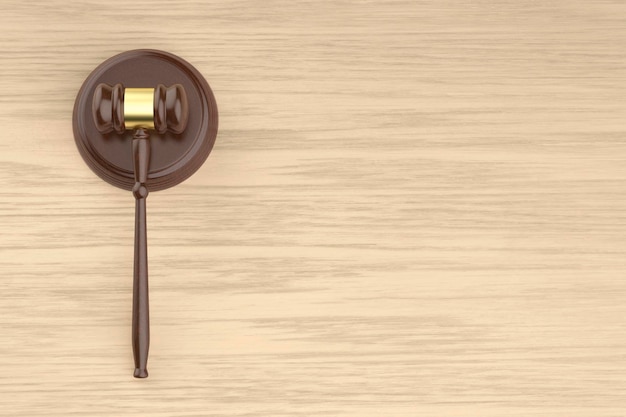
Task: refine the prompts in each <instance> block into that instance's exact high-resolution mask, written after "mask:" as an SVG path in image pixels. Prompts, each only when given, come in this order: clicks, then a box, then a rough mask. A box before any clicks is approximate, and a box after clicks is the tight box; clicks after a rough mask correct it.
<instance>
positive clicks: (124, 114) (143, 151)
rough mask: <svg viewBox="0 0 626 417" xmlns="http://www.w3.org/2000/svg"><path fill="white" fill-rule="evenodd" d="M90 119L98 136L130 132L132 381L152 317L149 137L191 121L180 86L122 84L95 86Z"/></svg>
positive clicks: (142, 370)
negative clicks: (148, 239) (132, 243)
mask: <svg viewBox="0 0 626 417" xmlns="http://www.w3.org/2000/svg"><path fill="white" fill-rule="evenodd" d="M92 113H93V119H94V122H95V125H96V128H97V129H98V131H99V132H100V133H103V134H106V133H111V132H115V133H117V134H120V135H121V134H124V132H125V131H126V130H132V131H133V139H132V153H133V168H134V175H135V185H134V187H133V189H132V191H133V195H134V196H135V261H134V275H133V329H132V344H133V356H134V359H135V372H134V376H135V377H136V378H146V377H147V376H148V370H147V362H148V349H149V346H150V315H149V304H148V242H147V232H146V198H147V197H148V188H147V186H146V183H147V181H148V172H149V169H150V140H149V137H150V135H149V133H148V132H149V131H150V130H154V131H156V132H157V133H159V134H164V133H165V132H167V131H170V132H172V133H175V134H179V133H182V132H183V131H184V130H185V127H186V126H187V119H188V115H189V111H188V104H187V95H186V93H185V90H184V88H183V86H182V85H180V84H174V85H172V86H170V87H166V86H164V85H162V84H159V85H157V86H156V87H155V88H124V86H123V85H122V84H116V85H114V86H110V85H108V84H99V85H98V86H97V87H96V89H95V92H94V95H93V106H92Z"/></svg>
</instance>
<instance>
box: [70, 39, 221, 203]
mask: <svg viewBox="0 0 626 417" xmlns="http://www.w3.org/2000/svg"><path fill="white" fill-rule="evenodd" d="M100 83H106V84H110V85H113V84H116V83H122V84H123V85H124V87H129V88H130V87H132V88H142V87H143V88H154V87H156V86H157V85H158V84H165V85H172V84H182V85H183V87H184V89H185V92H186V93H187V100H188V103H189V119H188V122H187V127H186V129H185V130H184V131H183V132H182V133H180V134H174V133H171V132H166V133H164V134H158V133H156V132H154V131H151V132H150V166H149V170H148V181H147V183H146V186H147V187H148V189H149V190H150V191H158V190H163V189H166V188H169V187H173V186H174V185H176V184H179V183H181V182H183V181H184V180H186V179H187V178H189V177H190V176H191V175H192V174H193V173H194V172H196V171H197V170H198V168H200V166H201V165H202V164H203V163H204V161H205V160H206V159H207V157H208V156H209V153H210V152H211V149H212V148H213V144H214V143H215V138H216V136H217V125H218V114H217V104H216V103H215V97H214V96H213V92H212V91H211V88H210V87H209V84H208V83H207V82H206V80H205V79H204V77H202V75H201V74H200V72H198V70H196V69H195V68H194V67H193V66H191V64H189V63H188V62H186V61H185V60H183V59H182V58H179V57H177V56H176V55H173V54H171V53H168V52H164V51H158V50H152V49H138V50H133V51H127V52H123V53H121V54H119V55H116V56H114V57H112V58H109V59H108V60H106V61H105V62H103V63H102V64H101V65H100V66H98V67H97V68H96V69H95V70H94V71H93V72H92V73H91V74H90V75H89V76H88V77H87V79H86V80H85V82H84V83H83V85H82V87H81V89H80V91H79V92H78V95H77V97H76V101H75V103H74V114H73V125H74V139H75V141H76V146H77V147H78V150H79V152H80V154H81V156H82V157H83V159H84V160H85V162H86V163H87V165H88V166H89V167H90V168H91V169H92V171H93V172H95V173H96V174H97V175H98V176H99V177H100V178H102V179H103V180H105V181H106V182H108V183H109V184H112V185H114V186H116V187H119V188H122V189H124V190H131V189H132V188H133V186H134V184H135V177H134V174H133V152H132V135H133V132H132V131H130V130H129V131H126V132H125V133H124V134H122V135H120V134H117V133H115V132H112V133H107V134H102V133H100V132H99V131H98V130H97V128H96V125H95V122H94V120H93V115H92V101H93V95H94V91H95V89H96V87H97V86H98V84H100Z"/></svg>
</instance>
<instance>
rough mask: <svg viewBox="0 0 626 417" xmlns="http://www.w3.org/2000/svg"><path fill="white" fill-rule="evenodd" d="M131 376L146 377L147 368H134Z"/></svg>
mask: <svg viewBox="0 0 626 417" xmlns="http://www.w3.org/2000/svg"><path fill="white" fill-rule="evenodd" d="M133 376H134V377H135V378H147V377H148V370H147V369H145V368H143V369H141V368H135V373H134V374H133Z"/></svg>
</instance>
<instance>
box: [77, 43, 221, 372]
mask: <svg viewBox="0 0 626 417" xmlns="http://www.w3.org/2000/svg"><path fill="white" fill-rule="evenodd" d="M166 85H169V86H166ZM137 86H142V87H141V88H137ZM145 86H153V87H150V88H145ZM190 112H191V113H190ZM73 124H74V138H75V140H76V144H77V146H78V150H79V151H80V153H81V155H82V157H83V159H84V160H85V162H86V163H87V165H88V166H89V167H90V168H91V169H92V170H93V171H94V172H95V173H96V174H98V176H100V177H101V178H102V179H103V180H105V181H107V182H108V183H110V184H112V185H115V186H117V187H120V188H123V189H125V190H132V192H133V195H134V197H135V256H134V272H133V311H132V318H133V320H132V346H133V356H134V361H135V372H134V376H135V377H137V378H145V377H147V376H148V371H147V361H148V348H149V344H150V320H149V305H148V245H147V232H146V199H147V197H148V192H149V191H158V190H162V189H165V188H169V187H172V186H174V185H176V184H179V183H180V182H182V181H184V180H185V179H186V178H188V177H189V176H190V175H192V174H193V173H194V172H195V171H196V170H197V169H199V168H200V166H201V165H202V163H203V162H204V161H205V160H206V158H207V157H208V155H209V153H210V152H211V149H212V147H213V144H214V142H215V137H216V135H217V106H216V103H215V98H214V97H213V93H212V91H211V89H210V87H209V85H208V83H207V82H206V80H205V79H204V78H203V77H202V75H201V74H200V73H199V72H198V71H197V70H196V69H195V68H194V67H193V66H191V65H190V64H189V63H188V62H186V61H184V60H182V59H181V58H179V57H177V56H175V55H173V54H170V53H167V52H163V51H157V50H150V49H140V50H134V51H127V52H124V53H121V54H119V55H116V56H114V57H112V58H110V59H108V60H107V61H105V62H104V63H102V64H101V65H100V66H98V68H96V69H95V70H94V71H93V72H92V73H91V74H90V75H89V77H88V78H87V79H86V80H85V82H84V83H83V86H82V88H81V89H80V91H79V93H78V95H77V97H76V102H75V105H74V117H73ZM127 131H132V139H131V140H128V141H126V140H124V138H126V137H128V135H127V133H126V132H127ZM115 136H118V137H121V138H120V139H121V140H116V138H115ZM151 136H152V138H151Z"/></svg>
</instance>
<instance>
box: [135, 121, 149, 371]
mask: <svg viewBox="0 0 626 417" xmlns="http://www.w3.org/2000/svg"><path fill="white" fill-rule="evenodd" d="M148 138H149V135H148V132H147V131H146V130H144V129H137V130H135V133H134V136H133V163H134V169H135V186H134V187H133V195H134V196H135V268H134V276H133V356H134V358H135V373H134V377H135V378H146V377H147V376H148V370H147V363H148V349H149V347H150V312H149V306H148V237H147V230H146V198H147V197H148V188H147V187H146V182H147V180H148V166H149V164H150V140H149V139H148Z"/></svg>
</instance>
